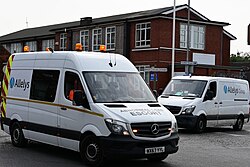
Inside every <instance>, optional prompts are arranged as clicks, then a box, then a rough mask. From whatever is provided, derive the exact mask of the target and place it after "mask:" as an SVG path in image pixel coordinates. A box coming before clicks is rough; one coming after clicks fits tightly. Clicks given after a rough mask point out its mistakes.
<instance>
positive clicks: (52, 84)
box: [30, 70, 60, 102]
mask: <svg viewBox="0 0 250 167" xmlns="http://www.w3.org/2000/svg"><path fill="white" fill-rule="evenodd" d="M59 74H60V71H58V70H34V71H33V75H32V82H31V83H32V84H31V91H30V99H33V100H41V101H48V102H54V101H55V96H56V90H57V85H58V78H59Z"/></svg>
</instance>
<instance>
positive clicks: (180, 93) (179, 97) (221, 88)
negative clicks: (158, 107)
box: [158, 76, 249, 132]
mask: <svg viewBox="0 0 250 167" xmlns="http://www.w3.org/2000/svg"><path fill="white" fill-rule="evenodd" d="M248 98H249V84H248V81H246V80H241V79H233V78H223V77H206V76H177V77H173V78H172V80H171V81H170V83H169V84H168V85H167V87H166V88H165V90H164V91H163V93H162V95H161V96H159V97H158V100H159V102H160V103H161V104H163V105H164V106H165V107H166V108H167V109H169V110H170V111H171V112H172V113H173V114H174V115H175V117H176V119H177V123H178V126H179V127H182V128H188V129H194V130H195V131H196V132H203V131H204V129H205V128H206V127H214V126H233V128H234V129H235V130H241V129H242V127H243V124H244V123H246V122H248V121H249V100H248Z"/></svg>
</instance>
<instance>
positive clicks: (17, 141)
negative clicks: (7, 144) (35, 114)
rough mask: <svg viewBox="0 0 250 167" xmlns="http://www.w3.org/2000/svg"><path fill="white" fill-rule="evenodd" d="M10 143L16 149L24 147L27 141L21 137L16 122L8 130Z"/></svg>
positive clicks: (21, 134) (20, 130)
mask: <svg viewBox="0 0 250 167" xmlns="http://www.w3.org/2000/svg"><path fill="white" fill-rule="evenodd" d="M10 136H11V142H12V144H13V145H14V146H16V147H24V146H25V145H26V144H27V140H26V139H25V137H24V135H23V130H22V128H21V126H20V125H19V123H18V122H14V123H13V125H12V126H11V130H10Z"/></svg>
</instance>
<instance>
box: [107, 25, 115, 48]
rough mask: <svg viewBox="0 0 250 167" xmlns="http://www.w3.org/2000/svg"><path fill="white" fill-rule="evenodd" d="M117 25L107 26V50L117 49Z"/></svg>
mask: <svg viewBox="0 0 250 167" xmlns="http://www.w3.org/2000/svg"><path fill="white" fill-rule="evenodd" d="M115 34H116V28H115V27H107V28H106V47H107V50H115Z"/></svg>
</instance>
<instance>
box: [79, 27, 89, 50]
mask: <svg viewBox="0 0 250 167" xmlns="http://www.w3.org/2000/svg"><path fill="white" fill-rule="evenodd" d="M86 38H87V39H86ZM80 43H81V44H82V47H83V50H84V51H89V30H82V31H80Z"/></svg>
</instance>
